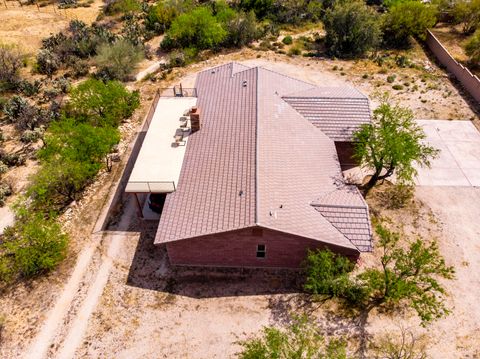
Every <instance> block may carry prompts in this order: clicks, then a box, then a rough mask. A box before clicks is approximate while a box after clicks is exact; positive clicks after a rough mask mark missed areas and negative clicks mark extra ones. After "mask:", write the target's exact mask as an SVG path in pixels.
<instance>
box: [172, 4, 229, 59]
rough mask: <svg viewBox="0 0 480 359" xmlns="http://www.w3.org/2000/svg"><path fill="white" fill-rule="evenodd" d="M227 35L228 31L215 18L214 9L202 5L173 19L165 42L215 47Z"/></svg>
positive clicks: (198, 47) (201, 48)
mask: <svg viewBox="0 0 480 359" xmlns="http://www.w3.org/2000/svg"><path fill="white" fill-rule="evenodd" d="M226 36H227V31H226V30H225V29H224V28H223V27H222V25H221V23H220V22H219V21H218V20H217V19H216V18H215V16H214V15H213V13H212V10H211V9H210V8H208V7H206V6H200V7H198V8H195V9H194V10H192V11H190V12H187V13H184V14H181V15H180V16H178V17H177V18H175V20H173V21H172V25H171V26H170V29H169V30H168V32H167V38H168V39H166V40H164V43H166V42H168V41H171V42H173V43H174V44H175V45H176V47H190V46H195V47H196V48H197V49H199V50H204V49H210V48H215V47H217V46H218V45H220V43H222V41H223V40H225V38H226Z"/></svg>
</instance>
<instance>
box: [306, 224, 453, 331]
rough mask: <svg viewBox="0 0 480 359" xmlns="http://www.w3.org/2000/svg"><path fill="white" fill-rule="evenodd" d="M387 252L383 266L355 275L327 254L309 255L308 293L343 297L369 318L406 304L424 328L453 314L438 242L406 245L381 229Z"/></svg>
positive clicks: (450, 269) (418, 241)
mask: <svg viewBox="0 0 480 359" xmlns="http://www.w3.org/2000/svg"><path fill="white" fill-rule="evenodd" d="M376 232H377V234H378V236H379V238H380V241H379V243H378V246H379V247H380V250H381V251H382V256H381V260H380V262H381V266H379V267H378V268H370V269H367V270H365V271H364V272H362V273H360V274H357V275H352V274H351V271H352V269H353V265H347V264H346V263H345V261H346V259H343V258H342V257H339V256H337V255H334V254H333V253H331V252H328V251H321V250H318V251H315V252H310V253H309V254H308V257H307V261H306V283H305V285H304V288H305V290H306V291H307V292H309V293H312V294H314V295H316V296H321V297H326V298H332V297H334V298H339V299H342V300H344V301H345V302H346V303H348V304H349V305H350V306H354V307H357V308H358V309H360V310H362V311H363V312H364V313H366V314H367V315H368V313H369V312H370V310H371V309H373V308H375V307H383V308H385V309H390V310H393V309H395V308H398V307H399V306H401V305H407V306H409V307H411V308H413V309H414V310H415V311H416V312H417V314H418V316H419V317H420V319H421V321H422V323H423V324H426V323H428V322H430V321H432V320H434V319H436V318H440V317H442V316H444V315H446V314H448V312H449V311H448V309H447V308H446V306H445V304H444V295H445V289H444V287H443V286H442V284H441V282H440V281H439V279H441V278H443V279H452V278H453V276H454V269H453V267H450V266H447V265H446V264H445V260H444V259H443V257H442V255H441V254H440V252H439V249H438V246H437V244H436V242H435V241H426V240H424V239H422V238H417V239H416V240H414V241H411V242H409V243H408V245H407V246H403V245H401V244H400V239H401V235H400V234H399V233H396V232H393V231H390V230H388V229H387V228H386V227H384V226H383V225H382V224H378V225H377V226H376Z"/></svg>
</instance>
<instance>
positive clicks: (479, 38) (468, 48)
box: [465, 30, 480, 64]
mask: <svg viewBox="0 0 480 359" xmlns="http://www.w3.org/2000/svg"><path fill="white" fill-rule="evenodd" d="M465 53H466V54H467V56H469V57H470V61H471V62H473V63H475V64H478V63H479V62H480V31H479V30H477V31H476V32H475V34H473V36H472V37H471V38H470V39H468V41H467V43H466V44H465Z"/></svg>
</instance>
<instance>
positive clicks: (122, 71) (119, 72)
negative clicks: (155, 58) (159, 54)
mask: <svg viewBox="0 0 480 359" xmlns="http://www.w3.org/2000/svg"><path fill="white" fill-rule="evenodd" d="M97 51H98V54H97V56H96V57H95V64H96V65H97V67H98V69H99V72H98V74H97V76H98V77H101V78H104V79H106V80H120V81H128V80H129V79H130V77H131V74H132V72H133V70H135V68H136V66H137V65H138V63H139V62H140V61H141V60H142V59H143V57H144V51H143V48H142V47H141V46H138V45H134V44H132V43H131V42H130V41H128V40H126V39H120V40H117V41H116V42H115V43H114V44H108V43H104V44H102V45H100V46H99V48H98V50H97Z"/></svg>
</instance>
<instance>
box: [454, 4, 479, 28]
mask: <svg viewBox="0 0 480 359" xmlns="http://www.w3.org/2000/svg"><path fill="white" fill-rule="evenodd" d="M452 15H453V18H454V20H455V22H457V23H460V24H462V32H463V33H464V34H471V33H473V32H474V31H475V30H476V29H477V28H478V26H479V24H480V0H457V1H455V2H454V5H453V9H452Z"/></svg>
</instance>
